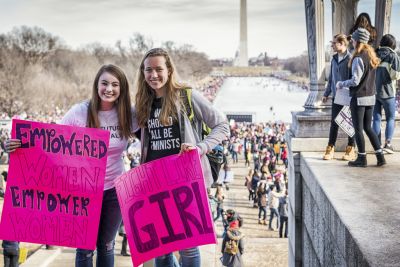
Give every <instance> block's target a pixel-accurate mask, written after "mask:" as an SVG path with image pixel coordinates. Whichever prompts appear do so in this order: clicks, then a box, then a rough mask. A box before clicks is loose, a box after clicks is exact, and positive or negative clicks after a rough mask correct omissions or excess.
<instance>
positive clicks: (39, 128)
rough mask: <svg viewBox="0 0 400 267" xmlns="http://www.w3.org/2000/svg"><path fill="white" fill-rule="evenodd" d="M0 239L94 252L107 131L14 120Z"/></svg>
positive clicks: (104, 166) (107, 137) (102, 184)
mask: <svg viewBox="0 0 400 267" xmlns="http://www.w3.org/2000/svg"><path fill="white" fill-rule="evenodd" d="M11 136H12V138H17V139H20V140H21V148H19V149H17V150H16V151H15V152H13V153H10V165H9V175H8V180H7V188H6V194H5V200H4V206H3V214H2V217H1V226H0V239H6V240H13V241H24V242H30V243H39V244H48V245H59V246H67V247H77V248H82V249H95V247H96V240H97V231H98V227H99V219H100V211H101V202H102V199H103V187H104V176H105V168H106V163H107V149H108V142H109V139H110V133H109V132H108V131H104V130H99V129H89V128H81V127H72V126H65V125H56V124H47V123H39V122H33V121H23V120H13V122H12V131H11Z"/></svg>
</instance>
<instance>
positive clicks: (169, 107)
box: [135, 48, 189, 127]
mask: <svg viewBox="0 0 400 267" xmlns="http://www.w3.org/2000/svg"><path fill="white" fill-rule="evenodd" d="M157 56H162V57H164V58H165V64H166V66H167V68H168V72H169V78H168V81H167V83H166V85H165V86H166V94H165V97H163V98H162V107H161V112H160V118H159V120H160V122H161V124H163V125H168V124H169V121H168V118H169V117H170V116H172V118H173V120H177V119H178V112H177V108H176V104H175V103H176V101H179V103H180V92H179V90H182V89H185V88H189V86H187V85H185V84H181V83H178V82H177V79H178V74H177V72H176V68H175V65H174V63H173V62H172V59H171V57H170V56H169V54H168V52H167V51H165V50H164V49H162V48H153V49H151V50H149V51H147V53H146V54H145V55H144V57H143V59H142V61H141V62H140V67H139V70H138V73H137V75H136V77H137V78H136V96H135V106H136V110H137V112H136V114H137V120H138V124H139V126H140V127H146V126H147V120H148V119H149V117H150V111H151V105H152V103H153V100H154V98H155V97H156V95H155V92H154V90H153V89H152V88H151V87H150V86H149V85H148V84H147V82H146V80H145V77H144V61H145V60H146V59H147V58H148V57H157ZM180 104H181V103H180Z"/></svg>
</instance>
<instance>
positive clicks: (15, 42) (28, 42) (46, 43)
mask: <svg viewBox="0 0 400 267" xmlns="http://www.w3.org/2000/svg"><path fill="white" fill-rule="evenodd" d="M6 38H7V39H8V40H7V43H8V46H9V48H10V49H13V50H15V51H16V52H18V53H19V54H20V55H21V56H22V57H23V58H24V60H25V62H26V63H29V64H34V63H37V62H38V61H40V60H42V59H43V58H44V57H45V56H47V55H48V54H49V53H51V52H53V51H54V50H56V49H58V48H61V47H62V44H61V41H60V39H59V38H58V37H56V36H53V35H51V34H50V33H47V32H45V31H44V30H43V29H41V28H39V27H27V26H21V27H19V28H13V30H12V31H11V32H9V33H8V34H7V35H6Z"/></svg>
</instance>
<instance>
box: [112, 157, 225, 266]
mask: <svg viewBox="0 0 400 267" xmlns="http://www.w3.org/2000/svg"><path fill="white" fill-rule="evenodd" d="M115 186H116V190H117V194H118V200H119V203H120V206H121V211H122V218H123V221H124V224H125V230H126V234H127V237H128V242H129V247H130V249H131V255H132V262H133V265H134V266H139V265H140V264H141V263H143V262H146V261H147V260H150V259H152V258H155V257H157V256H161V255H164V254H166V253H169V252H173V251H177V250H180V249H184V248H191V247H195V246H199V245H204V244H215V243H216V242H217V240H216V234H215V231H214V225H213V222H212V218H211V211H210V207H209V204H208V196H207V192H206V189H205V183H204V178H203V172H202V169H201V165H200V156H199V154H198V152H197V150H192V151H190V152H186V153H183V154H181V155H173V156H168V157H165V158H162V159H159V160H155V161H152V162H149V163H146V164H143V165H141V166H139V167H136V168H134V169H132V170H130V171H129V172H127V173H125V174H124V175H122V176H120V177H119V178H117V180H116V182H115Z"/></svg>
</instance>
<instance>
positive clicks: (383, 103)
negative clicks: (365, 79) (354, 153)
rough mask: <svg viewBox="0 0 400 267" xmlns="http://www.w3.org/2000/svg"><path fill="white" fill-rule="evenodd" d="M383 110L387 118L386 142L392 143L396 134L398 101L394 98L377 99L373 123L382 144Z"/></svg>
mask: <svg viewBox="0 0 400 267" xmlns="http://www.w3.org/2000/svg"><path fill="white" fill-rule="evenodd" d="M382 109H383V110H385V117H386V129H385V141H390V140H392V138H393V133H394V125H395V123H394V119H395V113H396V99H395V98H394V97H391V98H385V99H379V98H377V99H376V103H375V107H374V112H373V118H374V119H373V123H372V128H373V129H374V132H375V133H376V134H377V135H378V138H379V142H381V121H382Z"/></svg>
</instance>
